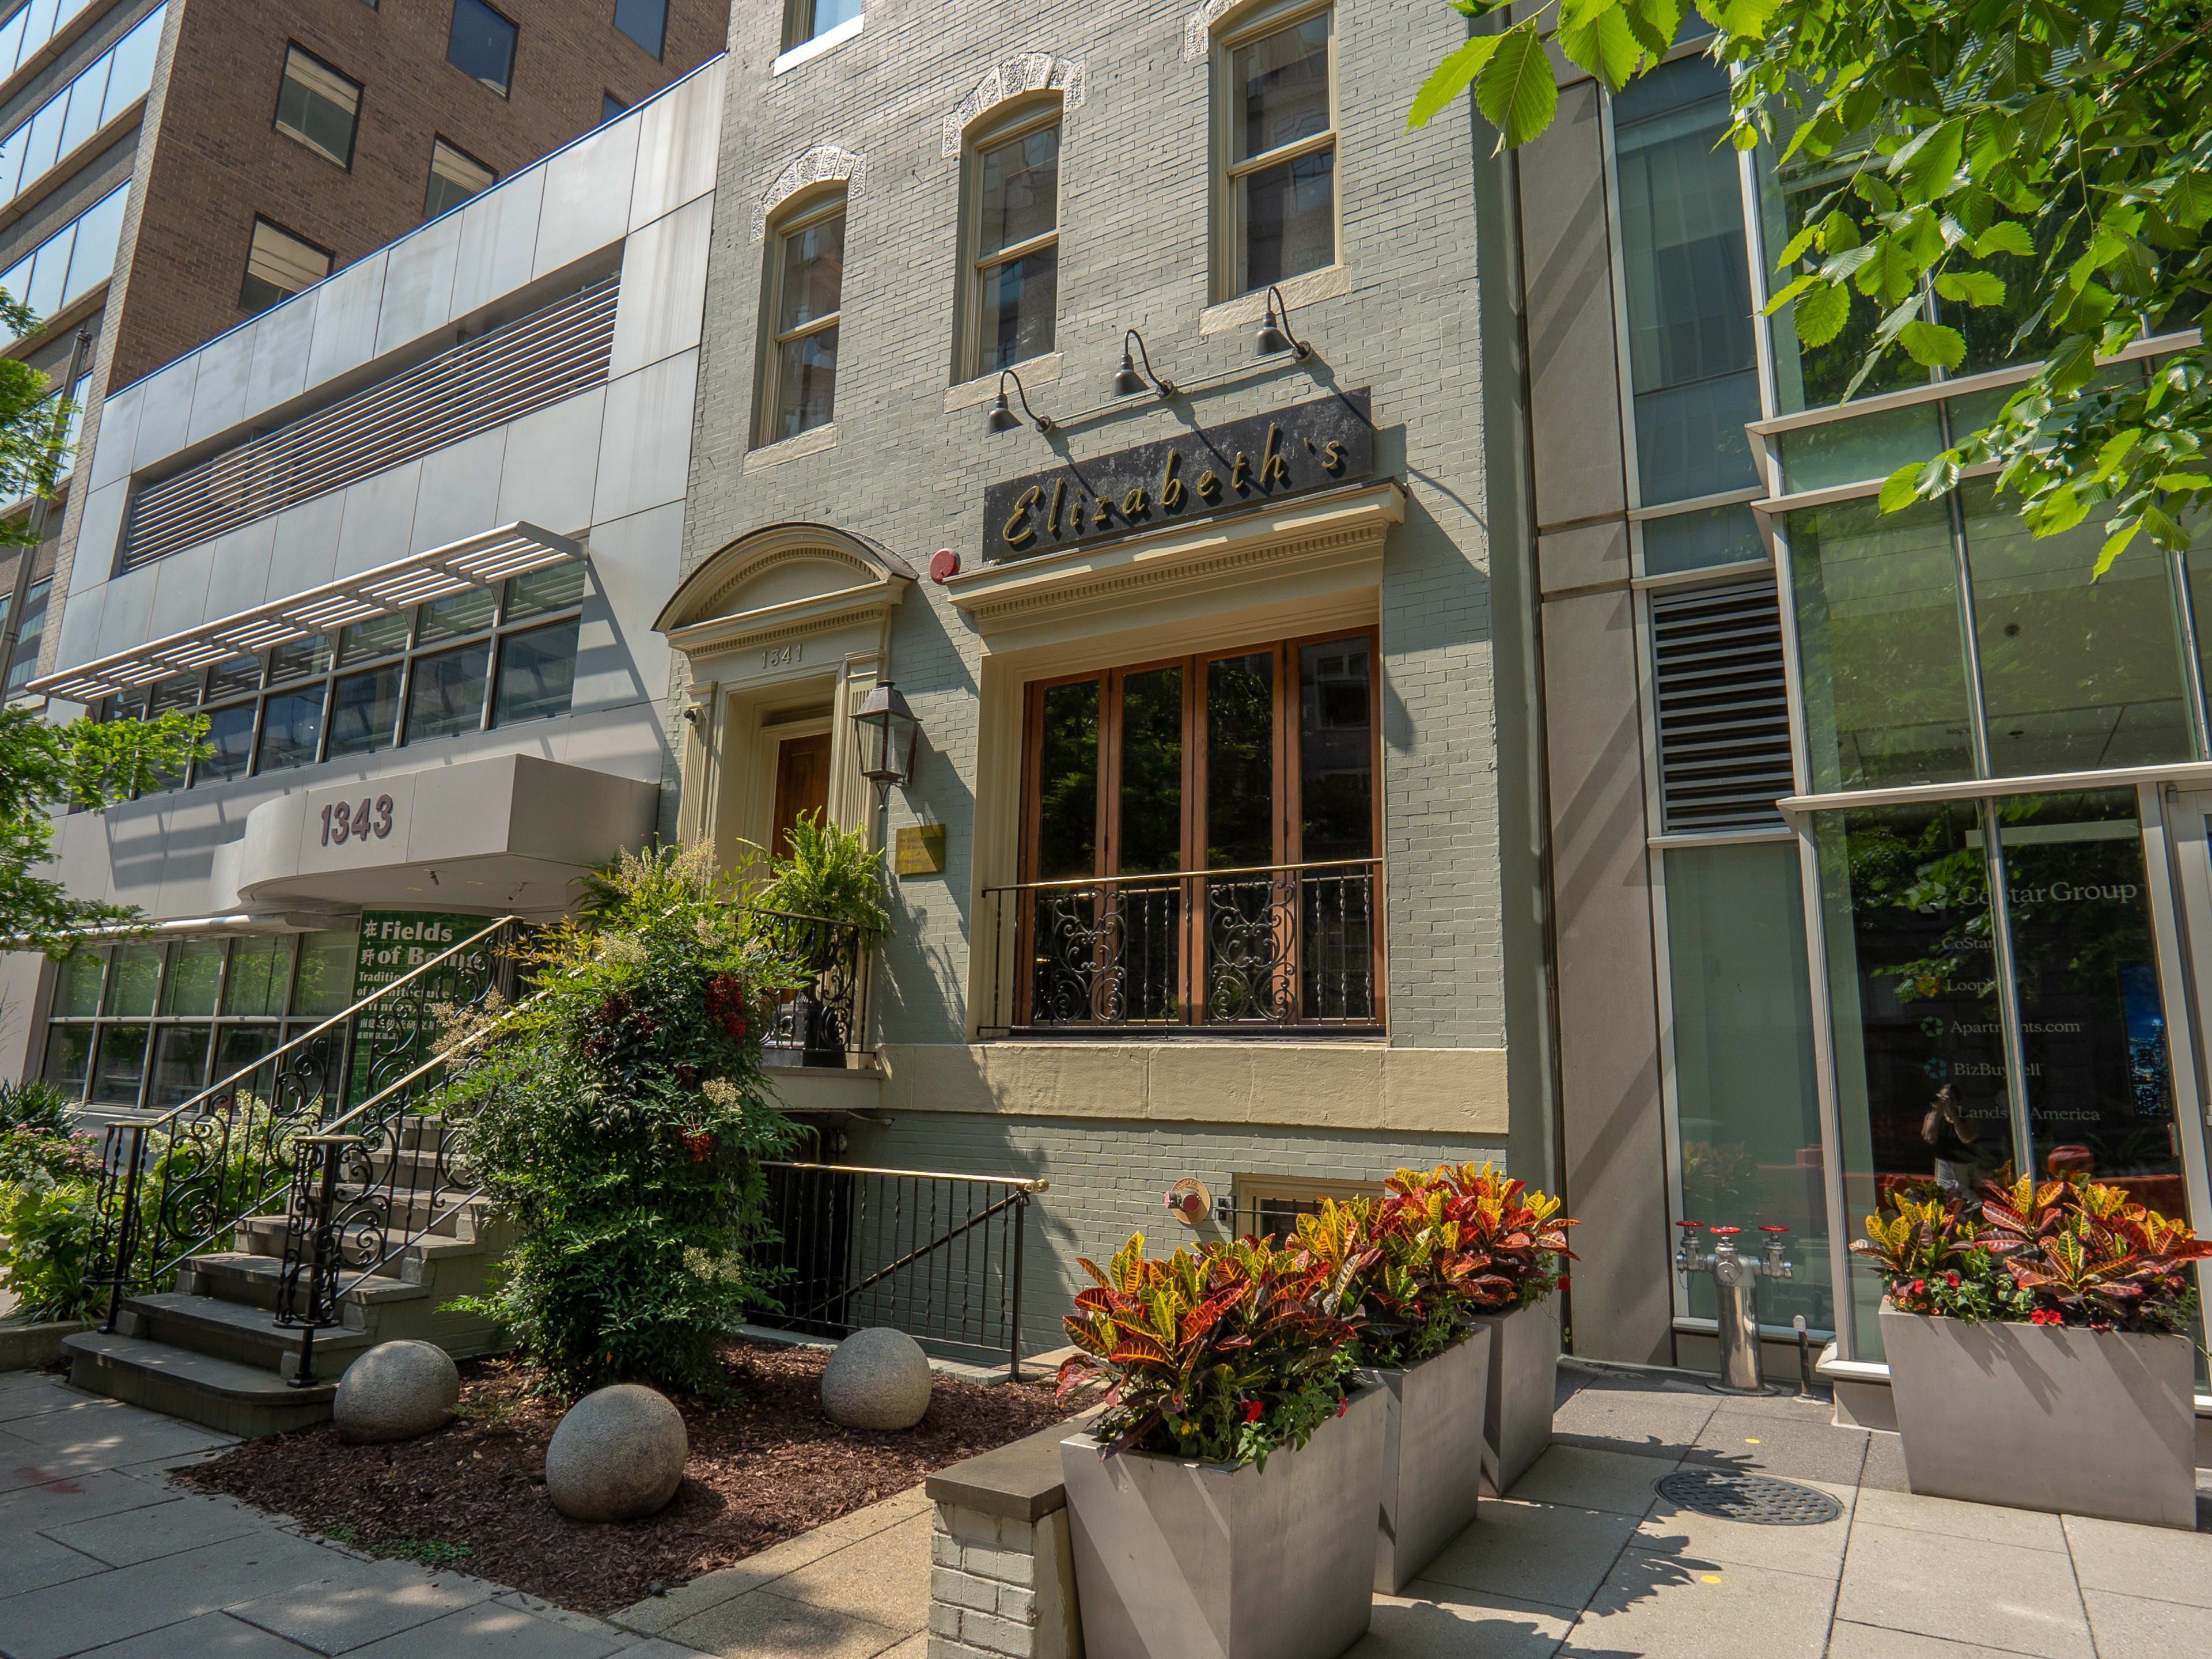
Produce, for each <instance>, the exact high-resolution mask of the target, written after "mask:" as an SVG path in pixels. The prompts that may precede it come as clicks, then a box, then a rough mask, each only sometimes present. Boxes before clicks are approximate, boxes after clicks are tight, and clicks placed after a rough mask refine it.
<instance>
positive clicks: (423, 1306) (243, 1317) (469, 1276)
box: [62, 1137, 507, 1439]
mask: <svg viewBox="0 0 2212 1659" xmlns="http://www.w3.org/2000/svg"><path fill="white" fill-rule="evenodd" d="M410 1138H411V1137H410ZM400 1156H401V1157H402V1158H405V1157H407V1156H408V1154H407V1153H406V1152H402V1153H401V1154H400ZM381 1162H382V1160H380V1163H381ZM402 1178H403V1180H404V1176H403V1177H402ZM344 1190H345V1189H343V1188H341V1192H342V1194H343V1192H344ZM450 1202H451V1200H447V1202H445V1203H441V1204H440V1205H439V1206H437V1207H436V1208H435V1209H433V1208H432V1207H431V1206H428V1205H426V1204H420V1203H418V1204H415V1205H412V1206H410V1205H408V1204H405V1203H398V1204H395V1205H394V1206H392V1218H391V1225H390V1230H389V1236H390V1237H391V1238H392V1239H393V1240H394V1241H395V1242H396V1241H397V1240H398V1239H400V1238H403V1237H407V1236H408V1234H410V1233H412V1232H415V1231H416V1230H418V1229H422V1228H425V1227H428V1228H429V1229H430V1230H431V1231H428V1232H426V1233H424V1234H423V1235H422V1237H416V1238H414V1239H412V1240H411V1241H410V1243H408V1244H407V1246H406V1248H405V1249H404V1250H402V1251H400V1252H399V1254H398V1255H395V1256H394V1257H393V1258H392V1260H391V1261H388V1262H386V1263H385V1264H384V1265H383V1267H381V1268H380V1270H379V1271H377V1272H376V1273H372V1274H370V1275H369V1276H368V1278H367V1279H362V1282H361V1283H360V1284H358V1285H353V1286H352V1287H351V1288H350V1289H348V1290H347V1291H344V1293H343V1296H342V1297H341V1298H340V1301H339V1306H338V1316H339V1323H338V1324H337V1325H335V1326H332V1327H330V1328H325V1329H323V1330H319V1331H317V1332H316V1333H315V1339H314V1371H313V1376H314V1380H313V1382H312V1383H307V1384H306V1385H304V1386H301V1385H298V1384H297V1383H295V1379H296V1377H297V1376H298V1374H299V1370H300V1354H301V1346H302V1345H303V1342H304V1339H305V1336H306V1333H305V1332H304V1331H303V1330H301V1328H298V1327H287V1326H283V1325H279V1324H278V1323H277V1322H276V1304H277V1299H278V1293H279V1286H280V1279H281V1277H282V1274H283V1249H284V1230H285V1218H284V1217H283V1216H281V1215H259V1216H248V1217H246V1218H243V1219H241V1220H240V1222H239V1223H238V1225H237V1226H236V1228H235V1229H234V1240H233V1243H234V1245H235V1246H236V1248H235V1249H230V1250H226V1251H220V1252H216V1253H213V1254H210V1255H200V1256H194V1257H193V1258H191V1261H188V1262H187V1263H186V1264H185V1266H184V1267H183V1268H181V1269H180V1270H179V1273H178V1276H177V1286H176V1288H175V1289H174V1290H173V1291H153V1292H149V1293H147V1294H145V1295H142V1296H134V1297H130V1298H128V1299H127V1300H125V1302H124V1304H122V1308H121V1310H120V1311H119V1312H118V1316H117V1318H116V1322H115V1329H114V1331H113V1333H112V1334H106V1333H102V1332H100V1331H99V1330H87V1331H81V1332H78V1333H76V1334H74V1335H70V1336H68V1337H64V1339H63V1340H62V1349H63V1352H64V1354H66V1355H67V1356H68V1358H69V1360H70V1381H71V1382H72V1383H76V1386H77V1387H79V1388H82V1389H90V1390H92V1391H93V1392H94V1393H97V1394H105V1395H112V1397H114V1398H115V1399H118V1400H124V1401H129V1402H130V1403H131V1404H132V1405H134V1406H143V1407H148V1408H149V1409H150V1410H153V1411H158V1412H163V1413H167V1414H168V1415H169V1416H172V1417H181V1418H184V1419H187V1420H189V1421H191V1422H194V1423H200V1424H204V1425H206V1426H208V1427H209V1428H211V1429H218V1430H221V1431H222V1432H224V1433H226V1434H234V1435H239V1436H240V1437H246V1438H249V1439H250V1438H253V1437H257V1436H260V1435H265V1434H282V1433H284V1432H286V1431H289V1430H293V1429H299V1428H305V1427H307V1425H310V1424H313V1423H319V1422H322V1421H323V1420H324V1419H327V1418H328V1417H329V1416H330V1414H331V1401H332V1399H333V1398H334V1397H335V1396H336V1395H337V1381H338V1378H339V1377H340V1376H343V1374H344V1371H345V1368H346V1367H347V1366H348V1365H349V1364H352V1363H353V1362H354V1361H355V1360H356V1358H360V1356H361V1355H362V1354H363V1353H365V1352H368V1350H369V1349H370V1348H373V1347H374V1346H376V1345H377V1344H379V1343H380V1342H392V1341H398V1340H410V1339H411V1340H416V1341H424V1342H432V1343H435V1344H436V1345H437V1346H440V1347H441V1348H443V1349H445V1351H446V1352H448V1353H450V1354H453V1356H455V1357H456V1358H464V1357H466V1356H468V1355H471V1354H479V1353H489V1352H495V1351H496V1350H498V1349H500V1348H502V1347H504V1346H507V1343H506V1340H505V1337H504V1334H503V1333H502V1332H501V1330H500V1328H499V1327H498V1326H497V1325H495V1324H494V1323H492V1322H489V1321H488V1320H485V1319H483V1318H482V1317H480V1316H476V1315H473V1314H461V1313H447V1312H443V1311H441V1309H442V1308H443V1306H444V1304H447V1303H448V1302H450V1301H452V1300H453V1298H454V1297H462V1296H470V1295H473V1294H476V1293H477V1292H479V1291H482V1290H483V1289H484V1288H485V1286H486V1284H487V1282H488V1279H489V1270H490V1269H491V1268H492V1267H495V1265H496V1263H497V1261H498V1260H499V1258H500V1256H501V1255H502V1254H504V1251H505V1247H506V1244H507V1235H506V1234H505V1232H504V1231H503V1230H502V1229H501V1228H500V1227H498V1225H496V1224H495V1223H494V1222H493V1221H492V1220H491V1218H489V1215H488V1214H487V1212H486V1211H485V1208H484V1206H483V1203H482V1202H481V1201H480V1200H469V1201H467V1202H465V1203H463V1204H461V1205H460V1206H459V1208H458V1209H456V1210H455V1211H454V1213H453V1214H451V1215H447V1214H444V1213H443V1211H444V1209H445V1208H446V1207H447V1204H448V1203H450ZM356 1272H357V1270H354V1271H349V1272H347V1273H343V1275H342V1276H341V1279H340V1282H341V1283H342V1284H343V1283H347V1282H349V1281H350V1280H351V1279H353V1278H354V1277H355V1276H356Z"/></svg>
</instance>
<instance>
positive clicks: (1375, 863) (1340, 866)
mask: <svg viewBox="0 0 2212 1659" xmlns="http://www.w3.org/2000/svg"><path fill="white" fill-rule="evenodd" d="M1382 865H1383V858H1382V855H1381V854H1376V855H1375V856H1374V857H1372V858H1364V859H1318V860H1313V861H1312V862H1310V863H1305V864H1243V865H1238V866H1236V867H1234V868H1232V869H1227V870H1159V871H1155V872H1152V874H1150V875H1141V876H1069V877H1066V878H1062V879H1060V880H1058V881H1010V882H1007V883H1006V884H1003V885H1000V886H997V887H986V888H985V889H983V890H984V891H985V892H986V893H1041V892H1044V891H1047V890H1049V889H1052V888H1055V887H1103V886H1105V885H1107V884H1109V883H1111V884H1113V885H1115V886H1117V887H1131V886H1137V885H1139V884H1143V883H1146V882H1157V883H1159V884H1163V885H1164V884H1166V883H1168V882H1171V881H1192V880H1195V879H1198V878H1201V877H1202V878H1206V879H1208V880H1211V879H1212V878H1215V877H1218V876H1287V875H1294V874H1296V873H1297V872H1299V871H1302V870H1347V869H1351V868H1352V867H1353V866H1371V867H1373V868H1375V869H1377V870H1379V869H1380V868H1381V867H1382Z"/></svg>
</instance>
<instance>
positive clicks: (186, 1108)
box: [143, 916, 515, 1129]
mask: <svg viewBox="0 0 2212 1659" xmlns="http://www.w3.org/2000/svg"><path fill="white" fill-rule="evenodd" d="M514 920H515V918H514V917H513V916H501V917H500V918H499V920H498V921H495V922H493V923H492V924H491V925H490V926H489V927H484V928H481V929H479V930H478V931H477V932H476V933H471V934H470V935H469V937H468V938H466V939H463V940H462V941H461V942H460V943H459V944H458V945H454V946H453V948H452V949H451V950H447V951H440V952H439V953H438V954H437V955H436V956H435V957H431V958H430V959H429V961H428V962H426V963H423V964H422V966H421V967H419V968H410V969H408V970H407V971H406V972H405V973H404V974H403V975H400V976H399V977H398V979H395V980H393V981H392V983H391V984H389V985H386V986H383V987H380V988H378V989H377V990H375V991H374V992H372V993H370V994H368V996H365V997H363V998H362V1000H360V1001H359V1002H356V1003H354V1004H353V1005H352V1006H349V1007H347V1008H344V1009H342V1010H341V1011H339V1012H337V1013H335V1014H332V1015H331V1017H330V1018H328V1019H326V1020H325V1021H324V1022H323V1023H322V1024H320V1025H317V1026H314V1027H313V1028H312V1029H310V1030H305V1031H302V1032H301V1033H300V1035H299V1036H295V1037H293V1038H291V1039H289V1041H287V1042H282V1043H279V1044H278V1045H277V1046H276V1048H271V1049H270V1051H269V1052H268V1053H267V1054H263V1055H260V1056H259V1057H258V1058H257V1059H255V1060H253V1061H252V1062H251V1063H250V1064H248V1065H246V1066H240V1068H239V1069H238V1070H237V1071H235V1072H233V1073H231V1074H230V1075H229V1076H228V1077H227V1078H225V1079H223V1080H222V1082H220V1083H210V1085H208V1086H207V1087H206V1088H204V1089H203V1090H201V1091H199V1093H197V1094H196V1095H194V1096H193V1097H191V1099H190V1100H187V1101H185V1103H183V1104H182V1105H179V1106H173V1107H171V1108H170V1109H168V1111H167V1112H166V1113H164V1114H163V1115H161V1116H160V1117H155V1118H149V1119H147V1120H146V1122H145V1124H144V1125H143V1127H146V1128H149V1129H159V1128H163V1127H167V1125H169V1124H171V1123H173V1122H175V1121H176V1120H177V1119H179V1117H182V1116H183V1115H185V1114H186V1113H187V1112H190V1111H191V1110H192V1109H194V1108H195V1107H197V1106H198V1105H199V1104H200V1103H201V1102H203V1101H205V1100H211V1099H213V1098H215V1097H216V1096H217V1095H220V1094H222V1092H223V1091H224V1090H226V1089H228V1088H230V1087H231V1086H232V1085H234V1084H235V1083H237V1082H238V1081H239V1080H240V1079H241V1078H248V1077H251V1076H252V1075H253V1073H256V1072H258V1071H261V1070H263V1069H264V1068H265V1067H266V1066H268V1065H269V1064H270V1061H272V1060H277V1059H280V1058H282V1057H283V1055H285V1054H289V1053H290V1052H291V1051H292V1050H293V1049H295V1048H298V1047H299V1046H300V1045H301V1043H303V1042H313V1041H314V1040H315V1039H316V1038H317V1037H319V1036H321V1035H322V1034H323V1033H324V1032H325V1031H327V1030H330V1029H331V1027H332V1026H333V1025H343V1024H345V1022H346V1021H348V1020H349V1019H351V1018H353V1017H354V1016H355V1015H356V1014H358V1013H359V1012H361V1011H362V1009H364V1008H367V1007H369V1006H373V1005H374V1004H375V1003H377V1002H380V1001H381V1000H383V999H384V998H386V997H388V996H390V995H391V994H392V993H393V992H394V991H396V990H398V988H399V987H401V986H403V985H404V984H406V983H407V981H409V980H411V979H414V978H416V976H417V975H422V974H427V973H428V972H429V971H430V970H431V969H433V968H435V967H436V966H437V965H438V964H439V963H441V962H443V961H445V959H446V958H447V957H451V956H458V955H459V953H460V952H462V951H465V950H467V949H468V948H469V947H470V946H471V945H477V944H479V943H480V942H481V941H482V939H483V937H484V935H485V934H486V933H497V932H498V931H499V930H500V929H501V927H505V926H507V923H509V922H511V921H514Z"/></svg>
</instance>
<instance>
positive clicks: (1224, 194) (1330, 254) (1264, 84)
mask: <svg viewBox="0 0 2212 1659" xmlns="http://www.w3.org/2000/svg"><path fill="white" fill-rule="evenodd" d="M1207 14H1211V15H1207ZM1200 17H1204V19H1205V21H1204V24H1203V26H1202V27H1204V28H1205V29H1206V31H1207V32H1208V33H1210V36H1211V40H1212V60H1213V81H1214V147H1215V155H1216V162H1215V191H1214V198H1215V227H1216V234H1215V238H1214V247H1215V255H1214V264H1215V291H1216V294H1217V295H1218V297H1219V298H1221V299H1224V300H1230V299H1234V298H1236V297H1237V295H1243V294H1252V293H1256V292H1257V291H1259V290H1260V289H1264V288H1267V287H1268V286H1269V285H1270V284H1272V283H1281V282H1285V281H1287V280H1288V279H1289V278H1291V277H1292V276H1300V275H1302V274H1304V272H1306V271H1310V270H1323V269H1325V268H1327V267H1328V266H1330V265H1334V264H1336V263H1337V262H1338V259H1339V252H1338V249H1339V246H1340V240H1341V238H1340V233H1339V224H1338V220H1339V203H1340V197H1341V191H1340V189H1339V185H1338V178H1337V149H1338V144H1337V137H1338V135H1337V108H1336V98H1337V93H1336V83H1337V76H1336V13H1335V8H1334V6H1332V5H1329V4H1326V3H1323V4H1318V5H1316V4H1314V3H1312V0H1283V3H1278V4H1273V5H1265V4H1262V5H1255V6H1249V7H1237V8H1221V7H1218V6H1217V5H1216V4H1213V3H1209V4H1208V5H1207V6H1206V7H1205V8H1203V9H1201V12H1200V14H1198V15H1194V17H1193V18H1192V20H1191V23H1192V27H1193V29H1194V30H1195V29H1196V28H1198V27H1200Z"/></svg>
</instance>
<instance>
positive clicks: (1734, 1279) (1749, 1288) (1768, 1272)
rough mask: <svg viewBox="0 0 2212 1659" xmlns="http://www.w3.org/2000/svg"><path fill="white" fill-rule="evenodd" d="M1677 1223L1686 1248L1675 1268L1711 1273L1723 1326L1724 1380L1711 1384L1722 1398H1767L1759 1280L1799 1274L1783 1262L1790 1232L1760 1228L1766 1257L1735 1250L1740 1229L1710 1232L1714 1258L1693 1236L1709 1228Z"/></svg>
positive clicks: (1781, 1229) (1716, 1313)
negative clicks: (1702, 1252)
mask: <svg viewBox="0 0 2212 1659" xmlns="http://www.w3.org/2000/svg"><path fill="white" fill-rule="evenodd" d="M1674 1225H1676V1226H1678V1227H1680V1229H1681V1230H1682V1248H1681V1249H1680V1251H1679V1252H1677V1253H1676V1255H1675V1257H1674V1270H1675V1271H1676V1272H1677V1273H1711V1275H1712V1279H1713V1291H1714V1297H1713V1299H1714V1304H1715V1307H1714V1313H1715V1316H1716V1318H1717V1322H1718V1323H1719V1327H1720V1329H1719V1332H1718V1335H1719V1338H1720V1349H1721V1376H1720V1381H1719V1382H1717V1383H1713V1384H1711V1387H1713V1388H1714V1389H1718V1390H1719V1391H1720V1392H1721V1393H1723V1394H1765V1392H1766V1381H1765V1372H1764V1370H1762V1368H1761V1365H1760V1363H1759V1280H1760V1279H1789V1278H1791V1277H1793V1276H1794V1275H1793V1274H1792V1273H1790V1264H1789V1263H1788V1262H1787V1261H1784V1260H1783V1259H1782V1252H1783V1250H1784V1249H1785V1248H1786V1247H1785V1246H1784V1243H1783V1242H1782V1237H1783V1235H1784V1233H1787V1232H1788V1231H1790V1230H1789V1229H1788V1228H1787V1227H1773V1226H1768V1227H1761V1228H1760V1229H1759V1231H1761V1232H1763V1233H1765V1235H1766V1252H1765V1255H1764V1256H1763V1257H1761V1256H1750V1255H1742V1254H1741V1252H1739V1251H1738V1250H1737V1249H1736V1247H1735V1240H1736V1235H1737V1234H1738V1233H1740V1232H1741V1231H1743V1230H1742V1229H1741V1227H1712V1228H1709V1229H1707V1230H1706V1231H1710V1232H1711V1234H1712V1235H1713V1237H1714V1238H1715V1239H1716V1240H1717V1241H1718V1242H1717V1243H1715V1244H1714V1246H1713V1249H1712V1252H1711V1255H1699V1253H1698V1250H1697V1247H1696V1245H1695V1244H1694V1243H1693V1242H1692V1235H1693V1234H1695V1233H1696V1232H1697V1231H1698V1230H1699V1228H1700V1227H1703V1226H1704V1225H1705V1224H1704V1223H1703V1222H1699V1221H1678V1222H1676V1223H1675V1224H1674Z"/></svg>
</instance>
